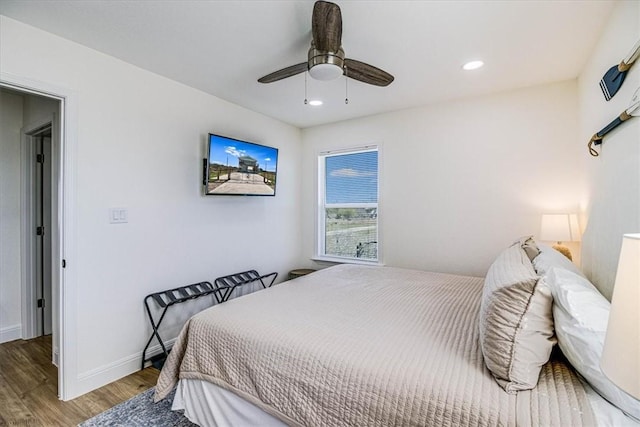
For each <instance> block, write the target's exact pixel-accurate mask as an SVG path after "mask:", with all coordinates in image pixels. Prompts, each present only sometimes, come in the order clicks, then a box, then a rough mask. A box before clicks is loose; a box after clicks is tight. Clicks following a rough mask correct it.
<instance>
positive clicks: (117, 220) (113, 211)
mask: <svg viewBox="0 0 640 427" xmlns="http://www.w3.org/2000/svg"><path fill="white" fill-rule="evenodd" d="M127 222H129V212H128V211H127V209H126V208H110V209H109V223H111V224H124V223H127Z"/></svg>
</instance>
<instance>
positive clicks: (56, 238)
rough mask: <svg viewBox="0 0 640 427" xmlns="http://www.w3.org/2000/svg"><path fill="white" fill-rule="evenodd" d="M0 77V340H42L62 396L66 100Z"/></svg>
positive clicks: (62, 396) (59, 395)
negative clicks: (55, 368)
mask: <svg viewBox="0 0 640 427" xmlns="http://www.w3.org/2000/svg"><path fill="white" fill-rule="evenodd" d="M4 77H5V76H4V74H3V75H2V79H1V81H0V103H1V104H2V105H1V106H2V115H1V116H0V118H1V119H2V131H1V132H0V149H1V151H2V170H1V171H0V182H2V185H0V199H2V203H0V210H2V223H3V224H2V225H3V226H2V227H0V232H1V236H0V244H1V245H2V249H3V250H2V251H1V252H0V255H2V258H1V259H0V264H2V266H4V267H7V268H4V269H3V270H4V271H2V272H1V277H0V278H1V279H2V280H0V294H1V295H2V298H1V299H2V300H1V301H0V308H1V309H2V313H3V315H4V316H3V317H2V318H0V342H2V343H6V342H9V341H12V340H31V339H33V338H37V337H42V338H40V339H39V340H38V341H39V342H46V343H48V346H46V347H48V351H47V353H49V352H50V353H51V354H50V355H49V356H47V357H48V359H49V360H50V361H51V363H53V364H54V365H56V366H57V367H58V369H57V371H58V375H57V377H58V378H57V379H58V381H57V385H58V387H57V388H58V393H57V396H58V397H59V398H64V393H63V392H64V390H63V389H62V387H63V386H64V382H63V371H62V361H63V360H62V347H63V340H62V335H64V330H63V329H62V328H61V322H60V320H61V318H62V317H63V316H62V314H63V313H62V312H61V307H62V305H61V302H62V289H63V286H62V283H63V272H62V262H61V261H62V248H63V245H62V243H63V239H62V237H63V235H64V233H63V224H64V221H63V216H62V207H63V205H64V202H63V199H62V194H63V191H62V190H63V183H64V181H63V179H62V177H63V173H62V172H63V170H64V169H63V163H62V155H63V150H62V148H63V142H64V139H63V138H64V135H63V123H64V119H63V118H64V112H65V108H64V106H65V104H64V99H63V98H60V97H57V96H52V95H49V94H48V93H45V92H40V91H34V90H30V89H27V88H26V87H24V86H15V85H11V84H7V83H6V80H5V79H4ZM7 331H9V332H10V334H8V333H6V332H7ZM3 332H5V333H4V335H3V334H2V333H3ZM34 341H35V340H34ZM16 342H20V341H16ZM25 344H26V343H25ZM24 348H35V347H34V346H26V345H25V346H24ZM54 372H55V371H54Z"/></svg>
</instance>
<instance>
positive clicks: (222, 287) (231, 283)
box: [140, 270, 278, 369]
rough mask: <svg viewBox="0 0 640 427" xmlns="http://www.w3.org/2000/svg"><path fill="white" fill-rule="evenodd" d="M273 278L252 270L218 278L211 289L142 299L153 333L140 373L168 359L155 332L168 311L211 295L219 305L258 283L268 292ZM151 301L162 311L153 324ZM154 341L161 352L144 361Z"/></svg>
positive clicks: (197, 287)
mask: <svg viewBox="0 0 640 427" xmlns="http://www.w3.org/2000/svg"><path fill="white" fill-rule="evenodd" d="M276 277H278V273H276V272H273V273H269V274H265V275H263V276H261V275H260V274H258V272H257V271H256V270H248V271H243V272H241V273H234V274H230V275H228V276H222V277H218V278H217V279H215V280H214V282H213V283H214V284H213V285H212V284H211V282H200V283H194V284H191V285H187V286H181V287H179V288H174V289H167V290H164V291H161V292H155V293H153V294H149V295H147V296H146V297H145V298H144V306H145V308H146V311H147V316H148V317H149V323H151V327H152V328H153V332H152V333H151V336H150V337H149V340H148V341H147V345H145V346H144V350H142V363H141V368H140V369H144V364H145V363H146V362H151V364H152V365H153V366H154V367H156V368H158V369H161V368H162V365H163V364H164V361H165V359H166V358H167V356H168V355H169V351H171V349H167V347H166V346H165V344H164V342H163V341H162V338H161V337H160V333H159V332H158V329H159V328H160V324H161V323H162V320H164V316H165V314H167V310H168V309H169V307H171V306H172V305H175V304H180V303H183V302H186V301H190V300H193V299H196V298H200V297H203V296H205V295H210V294H213V296H214V297H215V299H216V302H217V303H218V304H220V303H223V302H225V301H227V300H228V299H229V297H231V294H232V292H233V290H234V289H235V288H237V287H238V286H242V285H247V284H249V283H253V282H255V281H260V284H261V285H262V287H263V288H269V287H271V285H273V282H275V280H276ZM269 278H271V281H269V283H268V284H265V281H266V280H267V279H269ZM151 300H153V301H155V302H156V305H157V306H158V307H160V308H162V309H163V310H162V314H160V317H159V318H158V321H157V322H156V321H155V319H154V318H153V315H152V313H151V308H150V307H149V301H151ZM154 337H155V338H156V339H157V340H158V343H159V344H160V347H161V348H162V352H161V353H159V354H157V355H155V356H151V357H147V350H148V349H149V346H150V345H151V342H152V341H153V338H154Z"/></svg>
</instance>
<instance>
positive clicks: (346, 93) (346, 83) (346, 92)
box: [344, 67, 349, 104]
mask: <svg viewBox="0 0 640 427" xmlns="http://www.w3.org/2000/svg"><path fill="white" fill-rule="evenodd" d="M344 103H345V104H348V103H349V69H348V68H347V67H344Z"/></svg>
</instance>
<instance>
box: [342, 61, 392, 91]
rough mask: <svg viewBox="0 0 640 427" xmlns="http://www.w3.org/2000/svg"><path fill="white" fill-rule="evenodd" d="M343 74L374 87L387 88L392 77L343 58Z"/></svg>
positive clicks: (376, 69) (372, 67)
mask: <svg viewBox="0 0 640 427" xmlns="http://www.w3.org/2000/svg"><path fill="white" fill-rule="evenodd" d="M344 69H345V70H344V74H345V75H346V76H347V77H351V78H352V79H355V80H359V81H361V82H364V83H369V84H370V85H376V86H389V84H391V82H392V81H393V76H392V75H391V74H389V73H387V72H386V71H383V70H381V69H380V68H377V67H374V66H373V65H369V64H365V63H364V62H360V61H356V60H355V59H349V58H345V60H344Z"/></svg>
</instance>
